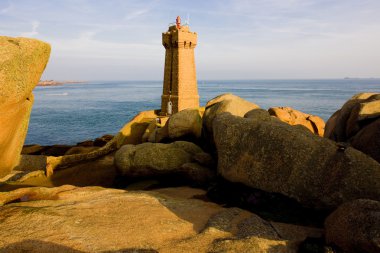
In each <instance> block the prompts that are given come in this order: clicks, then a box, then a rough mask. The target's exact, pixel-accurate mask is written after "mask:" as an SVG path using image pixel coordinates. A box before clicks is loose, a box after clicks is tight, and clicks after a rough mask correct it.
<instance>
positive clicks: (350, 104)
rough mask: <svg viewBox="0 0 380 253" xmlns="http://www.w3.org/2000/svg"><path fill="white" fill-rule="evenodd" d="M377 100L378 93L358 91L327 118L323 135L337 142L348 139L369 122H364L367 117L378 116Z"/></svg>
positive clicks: (379, 97) (379, 96)
mask: <svg viewBox="0 0 380 253" xmlns="http://www.w3.org/2000/svg"><path fill="white" fill-rule="evenodd" d="M379 100H380V94H379V93H359V94H356V95H355V96H353V97H352V98H350V99H349V100H348V101H347V102H346V103H345V104H344V105H343V106H342V108H341V109H339V110H338V111H336V112H335V113H334V114H333V115H332V116H331V117H330V118H329V119H328V120H327V122H326V126H325V134H324V137H326V138H329V139H331V140H334V141H338V142H346V141H348V140H349V139H350V138H351V137H353V136H354V135H355V134H356V133H357V132H358V131H359V130H360V128H361V127H363V126H364V125H366V124H367V123H369V122H370V121H369V122H366V120H367V119H374V118H377V117H380V104H379V102H376V101H379Z"/></svg>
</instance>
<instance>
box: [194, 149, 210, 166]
mask: <svg viewBox="0 0 380 253" xmlns="http://www.w3.org/2000/svg"><path fill="white" fill-rule="evenodd" d="M193 159H194V160H195V161H197V162H198V163H199V164H202V165H205V166H208V167H213V166H214V165H215V161H214V159H213V158H212V156H211V155H210V154H208V153H205V152H202V153H196V154H195V155H194V156H193Z"/></svg>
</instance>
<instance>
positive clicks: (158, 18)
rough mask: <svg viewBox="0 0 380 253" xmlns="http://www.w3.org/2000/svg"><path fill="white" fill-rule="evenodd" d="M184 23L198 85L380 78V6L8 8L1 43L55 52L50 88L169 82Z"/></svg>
mask: <svg viewBox="0 0 380 253" xmlns="http://www.w3.org/2000/svg"><path fill="white" fill-rule="evenodd" d="M177 15H180V16H181V17H182V20H187V19H188V20H189V23H190V29H191V31H194V32H197V33H198V45H197V47H196V48H195V59H196V68H197V78H198V79H199V80H211V79H216V80H222V79H223V80H225V79H228V80H236V79H315V78H317V79H320V78H344V77H361V78H368V77H380V0H191V1H172V0H0V35H4V36H12V37H20V36H21V37H30V38H36V39H40V40H43V41H46V42H48V43H50V44H51V46H52V52H51V56H50V60H49V64H48V66H47V68H46V70H45V72H44V74H43V77H42V79H54V80H87V81H91V80H110V81H111V80H162V78H163V72H164V60H165V59H164V57H165V49H164V47H163V46H162V43H161V36H162V35H161V34H162V32H165V31H166V30H167V29H168V25H169V23H172V22H174V21H175V18H176V16H177Z"/></svg>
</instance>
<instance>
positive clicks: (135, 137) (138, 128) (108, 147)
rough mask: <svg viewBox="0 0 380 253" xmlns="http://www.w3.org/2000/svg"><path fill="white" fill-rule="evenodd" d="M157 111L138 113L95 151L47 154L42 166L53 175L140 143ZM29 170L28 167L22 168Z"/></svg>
mask: <svg viewBox="0 0 380 253" xmlns="http://www.w3.org/2000/svg"><path fill="white" fill-rule="evenodd" d="M156 117H157V114H156V113H155V111H153V110H152V111H143V112H140V113H139V114H137V115H136V116H135V117H134V118H133V119H132V120H131V121H130V122H128V123H127V124H125V125H124V126H123V128H122V129H120V130H119V132H118V133H117V134H116V135H115V136H114V137H113V138H112V139H111V140H110V141H108V142H107V144H105V145H104V146H103V147H100V148H98V149H96V150H94V151H90V152H88V153H84V154H71V155H63V156H58V157H53V156H46V161H47V162H46V167H45V168H40V169H41V170H46V174H47V175H48V176H51V175H53V173H54V171H55V170H56V169H57V168H65V167H70V166H74V165H76V164H79V163H81V162H88V161H92V160H95V159H98V158H101V157H103V156H105V155H107V154H109V153H111V152H113V151H116V150H117V149H119V148H120V147H121V146H123V145H125V144H139V143H141V140H142V137H143V135H144V133H145V130H146V128H147V127H148V126H149V123H150V122H151V121H152V119H153V118H156ZM21 169H22V170H27V168H21Z"/></svg>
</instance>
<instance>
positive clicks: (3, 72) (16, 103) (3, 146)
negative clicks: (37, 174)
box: [0, 36, 50, 177]
mask: <svg viewBox="0 0 380 253" xmlns="http://www.w3.org/2000/svg"><path fill="white" fill-rule="evenodd" d="M49 55H50V45H49V44H47V43H44V42H42V41H38V40H34V39H27V38H11V37H4V36H0V126H1V127H0V177H2V176H4V175H6V174H8V173H9V172H10V171H11V170H12V169H13V168H14V167H15V166H16V165H17V163H18V161H19V157H20V153H21V149H22V146H23V144H24V141H25V137H26V133H27V129H28V123H29V116H30V112H31V110H32V105H33V94H32V90H33V89H34V87H35V86H36V85H37V83H38V81H39V80H40V77H41V74H42V72H43V71H44V69H45V67H46V64H47V62H48V59H49Z"/></svg>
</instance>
